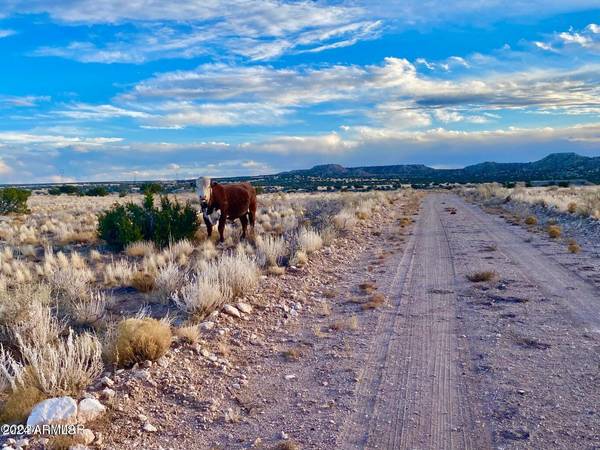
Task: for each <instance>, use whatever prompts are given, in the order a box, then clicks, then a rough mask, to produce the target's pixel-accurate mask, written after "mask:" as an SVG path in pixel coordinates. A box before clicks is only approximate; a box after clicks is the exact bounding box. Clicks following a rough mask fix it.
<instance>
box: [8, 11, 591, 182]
mask: <svg viewBox="0 0 600 450" xmlns="http://www.w3.org/2000/svg"><path fill="white" fill-rule="evenodd" d="M0 53H1V54H2V56H3V57H2V58H1V60H0V119H1V120H0V183H14V182H22V183H25V182H46V181H55V182H61V181H74V180H83V181H85V180H88V181H100V180H130V179H138V180H139V179H170V178H175V177H196V176H201V175H211V176H233V175H253V174H261V173H273V172H278V171H282V170H290V169H297V168H306V167H310V166H312V165H314V164H321V163H340V164H344V165H347V166H357V165H379V164H399V163H424V164H428V165H431V166H435V167H460V166H464V165H467V164H471V163H476V162H481V161H486V160H496V161H530V160H535V159H538V158H540V157H543V156H545V155H546V154H548V153H551V152H557V151H575V152H578V153H581V154H585V155H600V7H599V4H598V1H597V0H594V1H590V0H571V1H568V2H567V1H564V0H563V1H554V0H529V1H522V0H515V1H510V2H507V1H500V0H495V1H494V0H481V1H477V2H474V1H470V0H446V1H440V0H419V1H417V0H405V1H402V2H400V1H391V2H390V1H388V2H385V1H366V0H353V1H343V0H336V1H306V2H304V1H273V0H230V1H223V0H180V1H178V2H177V4H176V6H175V4H174V3H172V2H165V1H162V0H136V1H130V2H126V3H125V2H121V1H120V0H61V1H55V0H3V1H2V2H0Z"/></svg>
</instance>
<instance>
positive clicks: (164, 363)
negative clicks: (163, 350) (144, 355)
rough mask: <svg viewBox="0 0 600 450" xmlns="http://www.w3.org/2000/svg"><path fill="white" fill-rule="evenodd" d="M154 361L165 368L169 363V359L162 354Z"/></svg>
mask: <svg viewBox="0 0 600 450" xmlns="http://www.w3.org/2000/svg"><path fill="white" fill-rule="evenodd" d="M156 363H157V364H158V365H159V366H160V367H162V368H163V369H165V368H166V367H168V365H169V360H168V359H167V358H165V357H164V356H161V357H160V358H159V359H158V361H156Z"/></svg>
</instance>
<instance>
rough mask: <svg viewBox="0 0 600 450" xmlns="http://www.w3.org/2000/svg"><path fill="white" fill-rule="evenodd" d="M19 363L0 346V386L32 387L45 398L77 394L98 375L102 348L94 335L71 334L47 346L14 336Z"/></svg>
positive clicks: (13, 389)
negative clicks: (19, 358) (45, 396)
mask: <svg viewBox="0 0 600 450" xmlns="http://www.w3.org/2000/svg"><path fill="white" fill-rule="evenodd" d="M17 341H18V347H19V353H20V354H21V359H22V361H17V360H16V359H15V358H14V357H13V356H12V355H11V354H10V353H8V351H6V350H5V349H4V348H1V347H0V387H3V388H4V389H7V388H10V389H11V390H12V391H13V392H15V391H17V390H19V389H24V388H27V387H29V386H34V387H35V388H37V389H38V390H40V391H41V392H43V393H44V394H46V395H48V396H58V395H78V394H79V393H80V392H81V391H82V390H83V389H85V388H86V387H87V386H89V384H90V383H91V382H92V381H93V380H94V379H95V378H96V377H97V376H98V375H100V373H102V368H103V366H102V357H101V355H102V347H101V345H100V342H99V341H98V339H97V338H96V337H95V336H92V335H90V334H88V333H84V334H80V335H75V334H74V333H73V331H71V332H70V333H69V336H68V337H67V338H66V339H59V340H57V341H55V342H53V343H51V344H49V345H48V344H47V345H40V344H39V343H36V342H33V343H29V342H26V341H24V340H23V339H21V337H20V336H18V335H17Z"/></svg>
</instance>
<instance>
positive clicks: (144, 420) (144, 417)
mask: <svg viewBox="0 0 600 450" xmlns="http://www.w3.org/2000/svg"><path fill="white" fill-rule="evenodd" d="M138 419H140V422H147V421H148V416H146V415H144V414H138Z"/></svg>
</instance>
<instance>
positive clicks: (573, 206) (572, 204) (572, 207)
mask: <svg viewBox="0 0 600 450" xmlns="http://www.w3.org/2000/svg"><path fill="white" fill-rule="evenodd" d="M567 211H568V212H570V213H571V214H575V213H576V212H577V203H575V202H570V203H569V204H568V205H567Z"/></svg>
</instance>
